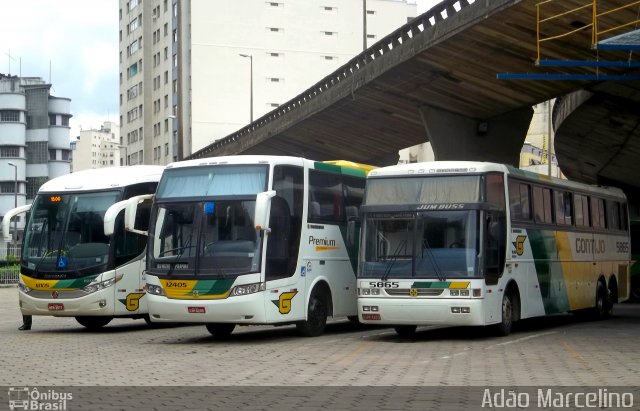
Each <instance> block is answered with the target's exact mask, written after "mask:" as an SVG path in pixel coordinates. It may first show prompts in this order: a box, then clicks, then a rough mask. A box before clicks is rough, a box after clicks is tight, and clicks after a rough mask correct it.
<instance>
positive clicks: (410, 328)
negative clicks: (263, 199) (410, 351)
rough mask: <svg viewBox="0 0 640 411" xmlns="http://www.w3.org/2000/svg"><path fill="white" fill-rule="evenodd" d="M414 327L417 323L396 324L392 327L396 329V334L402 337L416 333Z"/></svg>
mask: <svg viewBox="0 0 640 411" xmlns="http://www.w3.org/2000/svg"><path fill="white" fill-rule="evenodd" d="M416 328H418V326H417V325H396V326H395V327H393V329H394V330H396V334H398V335H399V336H400V337H404V338H409V337H413V336H414V335H415V333H416Z"/></svg>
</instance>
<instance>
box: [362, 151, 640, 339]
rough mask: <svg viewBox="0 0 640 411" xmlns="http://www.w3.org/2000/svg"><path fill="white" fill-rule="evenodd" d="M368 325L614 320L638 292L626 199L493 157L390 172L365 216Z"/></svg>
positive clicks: (377, 179) (374, 189) (378, 173)
mask: <svg viewBox="0 0 640 411" xmlns="http://www.w3.org/2000/svg"><path fill="white" fill-rule="evenodd" d="M360 215H361V220H362V239H361V242H362V245H361V250H360V257H359V267H358V313H359V317H360V320H361V322H363V323H369V324H388V325H393V326H395V329H396V332H397V333H398V334H399V335H403V336H407V335H411V334H412V333H414V332H415V330H416V326H419V325H460V326H479V325H491V324H495V327H496V329H497V331H498V333H499V334H501V335H507V334H509V333H510V331H511V328H512V324H513V322H514V321H517V320H519V319H523V318H529V317H536V316H544V315H549V314H553V313H564V312H574V311H581V312H588V311H589V310H590V311H591V312H593V313H595V314H596V315H597V316H599V317H606V316H608V315H609V314H610V312H611V309H612V305H613V303H615V302H620V301H623V300H625V299H627V298H628V294H629V264H630V248H629V219H628V211H627V202H626V197H625V195H624V193H623V192H622V191H621V190H619V189H615V188H604V187H595V186H590V185H586V184H580V183H575V182H570V181H567V180H561V179H556V178H550V177H547V176H543V175H538V174H533V173H530V172H525V171H522V170H519V169H516V168H513V167H510V166H505V165H502V164H493V163H484V162H466V161H450V162H448V161H447V162H428V163H414V164H405V165H398V166H392V167H385V168H380V169H377V170H374V171H372V172H371V173H370V174H369V176H368V178H367V186H366V191H365V199H364V202H363V205H362V207H361V209H360Z"/></svg>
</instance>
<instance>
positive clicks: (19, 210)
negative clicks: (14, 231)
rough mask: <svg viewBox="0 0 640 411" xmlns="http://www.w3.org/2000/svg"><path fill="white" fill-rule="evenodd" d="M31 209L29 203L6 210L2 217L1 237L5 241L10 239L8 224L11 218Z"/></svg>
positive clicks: (9, 224)
mask: <svg viewBox="0 0 640 411" xmlns="http://www.w3.org/2000/svg"><path fill="white" fill-rule="evenodd" d="M29 210H31V204H27V205H23V206H20V207H16V208H12V209H11V210H9V211H7V212H6V213H5V214H4V217H3V218H2V237H4V239H5V241H9V240H11V235H9V234H11V233H10V232H9V231H10V226H11V219H12V218H13V217H15V216H17V215H19V214H22V213H26V212H28V211H29Z"/></svg>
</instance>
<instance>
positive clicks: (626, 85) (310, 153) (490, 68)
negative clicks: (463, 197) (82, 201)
mask: <svg viewBox="0 0 640 411" xmlns="http://www.w3.org/2000/svg"><path fill="white" fill-rule="evenodd" d="M537 3H539V1H538V0H491V1H485V0H482V1H480V0H478V1H475V2H473V3H471V2H470V1H469V0H446V1H443V2H442V3H440V4H439V5H437V6H435V7H434V8H432V9H431V10H429V11H428V12H426V13H425V14H423V15H421V16H418V17H417V18H416V19H414V20H413V21H412V22H410V23H408V24H406V25H404V26H402V27H400V28H399V29H398V30H396V31H395V32H393V33H391V34H390V35H389V36H387V37H385V38H384V39H382V40H380V41H379V42H378V43H376V44H375V45H373V46H372V47H370V48H369V49H367V50H366V51H365V52H363V53H361V54H360V55H358V56H356V57H354V58H353V59H352V60H351V61H349V62H348V63H347V64H345V65H344V66H342V67H340V68H339V69H338V70H336V71H335V72H333V73H332V74H330V75H329V76H327V77H325V78H324V79H322V80H320V81H319V82H318V83H316V84H315V85H314V86H313V87H311V88H309V89H308V90H305V91H304V92H302V93H301V94H300V95H298V96H296V97H295V98H293V99H292V100H290V101H288V102H286V103H284V104H282V105H281V106H280V107H279V108H277V109H275V110H273V111H271V112H270V113H268V114H266V115H264V116H263V117H261V118H259V119H257V120H256V121H254V122H253V123H251V124H249V125H248V126H247V127H244V128H242V129H240V130H238V131H237V132H236V133H233V134H231V135H229V136H227V137H225V138H223V139H221V140H218V141H216V142H214V143H213V144H211V145H210V146H207V147H205V148H204V149H202V150H200V151H198V152H196V153H194V154H193V155H192V156H191V157H190V158H203V157H211V156H219V155H229V154H258V153H260V154H288V155H300V156H305V157H309V158H314V159H318V160H325V159H336V158H347V159H349V160H352V161H357V162H363V163H370V164H376V165H387V164H395V163H396V162H397V151H398V150H400V149H402V148H406V147H408V146H412V145H415V144H419V143H423V142H425V141H430V142H431V143H432V146H433V148H434V152H435V155H436V158H437V159H439V160H446V159H481V160H489V161H500V162H505V163H516V162H517V161H518V154H519V151H520V149H521V147H522V143H523V141H524V138H525V135H526V131H527V129H528V126H529V123H530V119H531V115H532V109H531V106H533V105H535V104H538V103H541V102H543V101H546V100H549V99H551V98H554V97H558V96H564V95H567V94H570V93H573V92H577V91H581V90H586V91H588V92H590V93H593V95H591V97H590V98H591V100H590V101H591V102H592V103H593V104H594V105H595V107H592V110H597V111H598V112H599V115H598V116H596V117H594V116H593V111H588V112H587V118H588V119H589V120H590V121H586V120H585V119H581V117H579V111H580V110H578V111H577V112H574V111H572V110H568V106H565V107H564V109H563V110H562V112H563V113H564V114H563V118H562V120H563V121H557V122H556V127H557V134H556V139H557V143H556V152H557V154H558V158H559V159H560V162H561V167H562V169H563V171H565V172H566V174H567V175H569V176H570V177H573V178H576V179H582V180H585V181H590V182H597V181H600V180H601V179H604V180H606V181H607V182H614V183H615V182H616V181H624V182H625V183H628V184H630V185H631V186H632V187H636V188H637V187H640V182H634V179H633V178H623V177H622V174H629V175H635V176H639V175H640V168H639V167H640V152H639V151H638V150H637V149H638V146H639V144H640V143H639V142H638V137H637V135H636V134H635V132H637V126H635V125H634V124H637V121H638V120H637V115H636V117H634V114H633V113H640V112H639V111H638V110H637V108H635V107H636V106H635V104H638V103H637V88H636V87H637V85H638V82H630V81H615V82H612V81H607V80H606V76H607V75H628V74H632V73H633V72H632V70H633V67H631V66H629V67H624V66H618V67H597V66H590V67H587V66H585V67H576V66H553V67H542V66H536V64H535V63H536V61H537V60H538V59H555V60H570V61H591V62H593V61H621V60H625V59H630V60H631V59H633V56H630V55H629V54H628V52H624V51H617V50H609V51H605V50H594V49H592V48H591V42H592V39H591V32H590V31H589V30H580V29H581V28H584V27H588V26H589V25H590V24H591V22H592V17H593V16H592V13H591V10H590V9H585V10H583V11H582V12H578V13H568V14H567V15H564V16H563V15H562V14H563V12H564V11H566V10H572V9H576V10H580V9H581V6H583V5H584V4H585V1H584V0H563V1H561V2H555V3H554V2H550V4H549V5H547V6H545V7H548V8H547V9H545V10H544V12H545V13H548V15H560V16H561V17H559V18H558V19H555V20H554V21H553V24H552V25H549V26H547V27H546V28H542V27H541V29H540V32H538V31H537V30H536V23H537V21H539V20H540V19H538V18H537V16H536V4H537ZM601 3H604V2H601ZM629 3H630V1H629V0H610V1H607V2H606V8H607V9H608V10H615V9H618V8H620V7H623V6H625V5H628V4H629ZM600 7H601V8H602V7H604V6H600ZM637 12H638V10H637V6H636V7H635V8H632V7H630V8H623V9H621V12H620V13H616V15H615V16H613V15H611V16H608V17H607V18H608V20H609V21H607V22H605V23H606V24H610V25H622V24H625V22H629V21H634V20H635V19H637ZM574 30H577V31H576V32H575V33H574V34H572V35H570V36H566V37H559V38H557V39H554V40H553V41H549V42H545V43H538V42H537V39H538V38H539V37H538V35H539V34H541V35H542V36H546V37H548V38H551V37H554V36H557V35H559V33H565V32H570V31H574ZM538 44H540V45H541V47H540V49H538V47H537V46H538ZM538 53H540V54H538ZM498 73H520V74H522V73H528V74H545V75H547V74H548V75H561V76H560V79H554V80H548V81H544V80H498V79H497V77H496V75H497V74H498ZM576 74H578V75H585V74H586V75H590V78H586V79H583V80H572V79H568V78H566V77H565V75H576ZM602 93H604V94H605V95H606V96H605V97H604V98H605V99H606V100H607V101H610V102H613V101H616V103H611V104H607V105H606V106H605V107H602V106H599V105H598V99H599V98H602V97H598V96H602V95H603V94H602ZM609 96H610V97H611V99H609ZM578 100H580V99H578ZM582 100H584V99H582ZM584 101H586V100H584ZM584 101H583V102H584ZM630 102H633V103H630ZM627 104H633V105H634V106H633V107H631V108H630V109H629V110H628V111H627V112H626V113H627V114H626V115H625V116H624V119H623V121H621V117H620V113H621V112H622V111H620V110H619V107H625V106H626V105H627ZM573 107H574V108H576V107H577V106H576V105H574V106H573ZM588 107H590V106H589V105H584V106H583V108H588ZM567 110H568V111H567ZM605 111H606V113H605ZM571 113H573V114H571ZM596 118H597V119H598V121H597V126H594V122H593V121H592V120H594V119H596ZM569 120H571V122H569ZM620 122H622V123H623V124H624V126H625V130H626V134H625V135H626V138H625V139H620V138H619V137H620V126H619V125H618V123H620ZM634 122H635V123H634ZM606 123H609V124H610V125H612V126H613V127H606V126H605V124H606ZM570 124H573V126H570ZM565 130H566V131H565ZM632 130H635V132H633V131H632ZM592 131H597V134H594V135H593V137H588V138H587V140H584V138H585V134H589V133H590V132H592ZM613 136H615V137H616V139H615V141H616V142H617V143H616V144H617V145H616V147H617V149H612V148H611V147H607V153H608V154H609V155H608V156H607V158H606V160H604V157H603V156H602V154H603V148H602V147H603V145H606V142H607V141H614V140H613V138H612V137H613ZM603 142H604V144H603ZM583 151H584V152H585V154H586V156H585V157H584V158H582V157H581V153H582V152H583ZM614 151H615V152H614ZM594 159H595V160H598V161H595V162H594ZM565 162H567V164H565ZM589 163H593V164H596V166H595V167H587V166H588V165H589ZM623 170H628V171H627V172H624V173H623ZM627 177H629V176H627Z"/></svg>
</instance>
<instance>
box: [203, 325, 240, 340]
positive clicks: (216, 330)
mask: <svg viewBox="0 0 640 411" xmlns="http://www.w3.org/2000/svg"><path fill="white" fill-rule="evenodd" d="M234 328H236V325H235V324H229V323H210V324H207V331H209V333H211V335H213V338H215V339H217V340H222V339H225V338H229V336H230V335H231V333H232V332H233V330H234Z"/></svg>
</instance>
